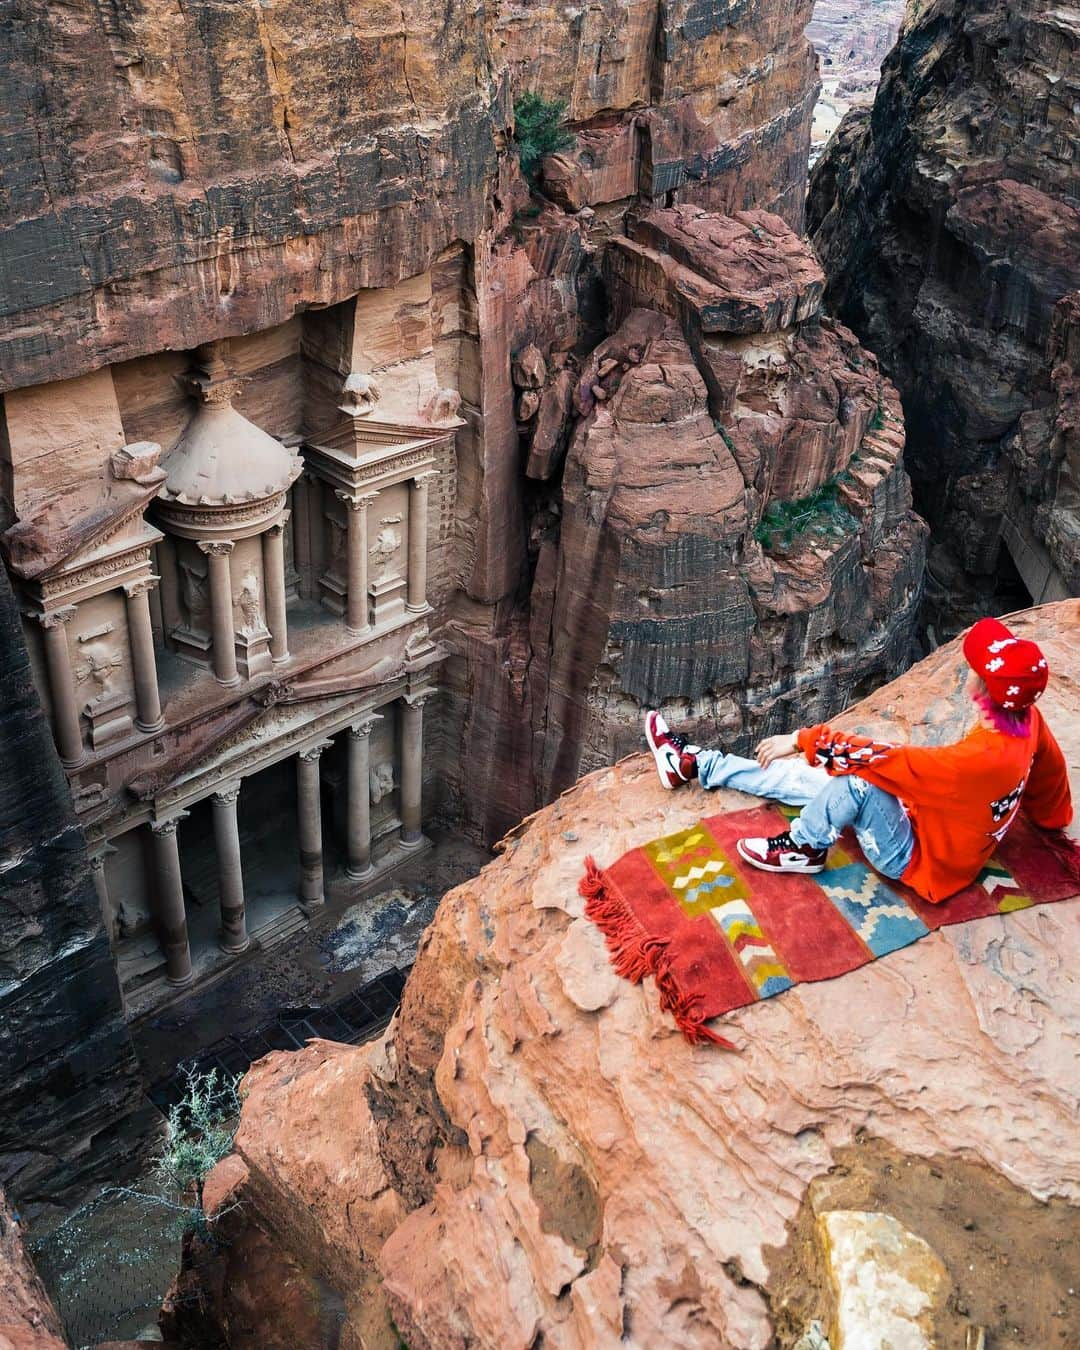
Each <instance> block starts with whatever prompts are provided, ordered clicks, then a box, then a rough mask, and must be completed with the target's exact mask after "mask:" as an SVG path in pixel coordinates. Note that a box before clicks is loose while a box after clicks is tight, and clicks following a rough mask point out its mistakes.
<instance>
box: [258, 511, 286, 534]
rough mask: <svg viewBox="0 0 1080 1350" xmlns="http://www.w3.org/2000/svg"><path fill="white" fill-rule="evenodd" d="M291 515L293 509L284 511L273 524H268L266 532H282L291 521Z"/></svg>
mask: <svg viewBox="0 0 1080 1350" xmlns="http://www.w3.org/2000/svg"><path fill="white" fill-rule="evenodd" d="M291 515H292V512H291V511H282V513H281V515H280V516H279V517H278V519H277V520H275V521H274V523H273V525H268V526H267V527H266V530H265V531H264V533H265V534H282V533H283V532H284V530H285V526H286V525H287V524H288V523H289V517H290V516H291Z"/></svg>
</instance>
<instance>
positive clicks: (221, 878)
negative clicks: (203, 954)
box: [210, 783, 250, 953]
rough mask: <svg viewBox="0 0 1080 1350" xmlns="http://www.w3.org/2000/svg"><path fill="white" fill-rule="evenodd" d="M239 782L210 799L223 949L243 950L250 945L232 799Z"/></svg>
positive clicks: (234, 801)
mask: <svg viewBox="0 0 1080 1350" xmlns="http://www.w3.org/2000/svg"><path fill="white" fill-rule="evenodd" d="M239 796H240V784H239V783H230V784H229V786H228V787H223V788H221V789H220V790H219V791H217V792H215V793H214V795H213V796H212V797H211V798H210V806H211V809H212V811H213V815H214V844H215V846H216V848H217V865H218V901H219V903H220V905H221V938H220V941H219V946H220V947H221V950H222V951H223V952H230V953H237V952H246V951H247V949H248V946H249V944H250V939H249V938H248V933H247V923H246V920H245V918H244V869H243V864H242V863H241V860H240V828H239V825H238V824H237V819H236V802H237V798H238V797H239Z"/></svg>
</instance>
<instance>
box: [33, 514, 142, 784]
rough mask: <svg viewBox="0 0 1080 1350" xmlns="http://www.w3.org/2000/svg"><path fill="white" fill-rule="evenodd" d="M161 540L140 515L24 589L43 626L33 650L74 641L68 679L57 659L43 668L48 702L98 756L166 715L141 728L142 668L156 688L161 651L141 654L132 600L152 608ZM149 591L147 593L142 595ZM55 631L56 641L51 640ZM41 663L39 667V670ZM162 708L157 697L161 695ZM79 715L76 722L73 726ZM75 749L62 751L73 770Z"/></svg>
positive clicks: (44, 663) (68, 646)
mask: <svg viewBox="0 0 1080 1350" xmlns="http://www.w3.org/2000/svg"><path fill="white" fill-rule="evenodd" d="M160 539H161V533H160V531H158V530H155V529H154V528H153V527H152V526H150V525H148V524H147V523H146V522H145V521H144V520H143V519H142V516H141V515H140V514H133V515H131V516H129V517H128V518H127V519H124V520H122V521H121V522H120V523H119V524H114V527H113V528H112V530H111V532H108V533H105V534H104V535H99V536H98V537H97V538H90V539H88V542H87V544H86V546H84V547H83V548H82V549H79V550H77V551H76V552H74V553H73V554H72V555H71V556H69V557H67V558H65V560H64V561H63V562H62V563H61V564H59V565H57V566H55V567H53V568H51V569H50V570H48V571H45V572H43V573H40V574H39V575H37V576H36V577H34V578H33V579H32V580H24V581H22V583H21V590H22V593H23V595H24V597H25V600H26V608H27V612H28V616H29V617H30V618H31V619H32V620H35V621H36V622H34V623H33V624H32V625H31V627H30V630H29V640H30V642H31V645H32V648H36V647H37V645H38V644H40V643H43V642H47V641H51V642H55V643H60V645H61V648H63V647H64V643H65V642H66V659H67V666H68V671H69V675H70V678H69V677H68V674H66V673H62V672H61V671H60V670H59V668H58V666H57V660H56V657H55V655H54V657H53V660H52V662H51V663H50V662H49V661H48V660H44V661H42V662H41V668H42V669H43V670H44V671H45V672H46V673H45V674H43V676H42V680H41V682H42V684H43V685H44V686H45V687H44V689H43V692H44V694H45V696H46V697H45V702H46V703H47V705H48V706H49V707H50V709H51V710H52V715H53V720H54V724H55V725H57V726H59V725H60V724H61V723H62V722H63V721H64V719H65V715H66V717H67V719H68V724H69V725H70V726H71V728H72V730H71V735H72V737H73V738H75V737H76V731H75V728H76V725H77V728H78V732H77V739H81V741H82V743H83V746H84V747H87V748H89V749H90V750H92V751H98V750H102V749H105V748H106V747H107V746H109V745H111V744H113V743H114V742H116V741H120V740H124V739H126V738H127V737H129V736H131V735H133V734H134V733H135V731H136V729H138V730H146V731H150V730H155V729H157V725H156V724H157V720H158V717H159V715H160V709H159V708H156V707H155V708H154V710H153V711H152V712H151V713H150V714H149V715H150V717H151V718H152V720H153V722H154V725H151V724H150V723H149V722H139V725H138V728H136V719H137V717H138V715H139V708H138V703H137V684H136V671H135V663H136V661H137V660H139V659H140V657H141V659H142V660H143V661H144V662H145V663H146V665H147V672H146V677H145V678H146V680H147V681H152V682H153V683H154V686H155V689H156V675H154V674H153V673H152V667H153V650H152V646H150V645H149V642H150V638H149V632H148V627H149V621H148V620H147V631H146V632H145V637H146V641H147V645H146V646H144V647H143V649H142V650H141V652H140V651H136V650H135V646H134V644H135V643H136V642H137V641H138V634H137V632H136V631H134V630H133V629H132V615H131V601H130V599H129V594H130V595H131V596H139V597H140V601H141V603H143V604H145V603H147V597H148V595H149V594H150V593H151V592H152V590H153V587H154V585H155V584H156V581H157V578H156V577H155V576H154V575H153V573H152V571H151V567H150V550H151V548H152V547H153V546H154V545H155V544H156V543H157V542H158V541H159V540H160ZM142 592H145V594H141V593H142ZM49 631H51V633H52V634H54V636H49ZM35 664H36V663H35ZM154 698H155V702H156V693H155V695H154ZM72 716H74V718H75V719H76V721H74V722H73V721H71V718H72ZM75 748H77V747H73V746H71V745H66V746H63V747H62V751H61V753H62V754H63V756H64V760H65V763H66V764H68V766H69V767H73V762H74V759H75V756H74V755H73V754H72V753H71V752H72V750H73V749H75Z"/></svg>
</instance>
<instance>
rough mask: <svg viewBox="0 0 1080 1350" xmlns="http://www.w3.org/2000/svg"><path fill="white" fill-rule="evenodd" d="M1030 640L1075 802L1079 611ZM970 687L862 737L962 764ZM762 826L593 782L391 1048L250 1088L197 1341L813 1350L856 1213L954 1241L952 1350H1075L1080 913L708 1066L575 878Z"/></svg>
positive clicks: (831, 991)
mask: <svg viewBox="0 0 1080 1350" xmlns="http://www.w3.org/2000/svg"><path fill="white" fill-rule="evenodd" d="M1013 622H1014V627H1015V629H1016V631H1018V632H1020V633H1022V634H1023V635H1025V636H1030V637H1032V638H1035V639H1037V640H1038V641H1039V642H1040V643H1041V644H1042V645H1043V646H1044V649H1045V651H1046V653H1047V655H1048V658H1049V661H1050V665H1051V669H1052V671H1053V675H1052V678H1051V682H1050V686H1049V688H1048V690H1047V693H1046V696H1045V699H1044V701H1043V703H1042V704H1041V705H1040V706H1041V707H1042V710H1043V712H1044V714H1045V715H1046V717H1047V719H1048V721H1049V723H1050V725H1051V726H1052V727H1053V729H1054V731H1055V733H1056V735H1057V736H1058V738H1059V741H1060V743H1061V745H1062V748H1063V750H1064V753H1065V755H1066V759H1067V761H1068V764H1069V769H1070V774H1071V777H1072V783H1073V787H1074V790H1075V789H1077V788H1080V703H1078V691H1077V683H1076V680H1075V677H1074V673H1073V666H1074V651H1073V649H1074V646H1075V634H1076V631H1077V625H1078V624H1080V601H1065V602H1062V603H1060V604H1057V605H1048V606H1044V607H1042V608H1040V609H1036V610H1032V611H1029V612H1027V613H1024V614H1021V615H1018V616H1014V620H1013ZM965 670H966V667H965V666H964V663H963V658H962V656H961V654H960V651H959V645H958V644H956V643H953V644H951V645H949V646H947V647H944V648H942V649H941V650H939V651H937V652H935V653H934V655H933V656H932V657H930V658H929V659H928V660H926V661H924V662H922V663H921V664H919V665H918V666H916V667H915V668H914V669H913V670H911V671H910V672H908V673H907V674H906V675H904V676H903V677H901V678H900V679H899V680H897V681H895V682H894V683H892V684H890V685H888V686H887V687H885V688H883V689H882V690H880V691H879V692H878V693H877V694H876V695H874V696H873V697H872V698H871V699H869V700H867V701H866V702H865V703H863V704H861V705H859V706H858V707H856V708H854V709H852V710H851V711H850V712H849V713H848V714H846V715H845V721H846V724H847V725H855V726H859V727H861V728H863V729H864V730H867V731H870V732H871V733H872V734H876V735H892V736H895V737H897V738H902V739H910V740H912V741H914V742H916V743H923V744H926V743H930V744H939V743H942V742H944V741H948V740H950V739H952V738H953V737H955V736H957V735H959V734H962V732H963V730H964V729H965V728H966V726H967V725H969V724H970V720H971V718H972V716H973V711H974V710H973V708H972V704H971V702H970V699H969V698H968V697H967V695H966V693H965V692H964V688H963V686H964V672H965ZM748 800H749V799H747V798H746V797H743V796H741V795H740V794H737V793H730V792H716V793H711V794H706V793H704V792H703V791H702V790H700V789H699V788H697V787H691V788H687V789H685V790H681V791H680V792H677V793H668V792H665V791H664V790H663V789H662V788H661V786H660V785H659V783H658V782H657V780H656V774H655V771H654V769H653V766H652V762H651V760H650V759H648V758H647V757H645V756H638V757H635V758H634V759H631V760H628V761H626V762H624V763H622V764H619V765H616V766H615V767H614V768H609V769H605V770H603V771H601V772H598V773H596V774H594V775H592V776H591V777H589V778H588V779H586V780H584V781H583V782H582V783H580V784H579V785H578V786H577V787H575V788H574V790H573V791H572V792H571V793H569V794H567V795H566V796H565V797H563V798H562V799H561V800H560V801H558V802H556V803H554V804H553V805H551V806H549V807H547V808H546V809H545V810H543V811H542V812H540V813H539V814H538V815H537V816H536V817H534V818H533V819H532V820H531V821H529V822H527V823H526V824H525V825H523V826H522V828H521V829H519V830H518V831H515V833H514V835H513V837H512V838H511V839H509V840H508V841H507V843H506V847H505V850H504V852H503V854H502V856H501V857H500V858H499V859H497V860H496V861H495V862H494V863H492V864H491V865H490V866H489V867H487V868H485V869H484V871H483V872H482V873H481V874H480V876H479V877H477V878H476V879H475V880H474V881H471V882H468V883H466V884H465V885H464V886H462V887H460V888H459V889H458V890H456V891H454V892H452V893H451V894H449V895H447V896H446V897H445V898H444V900H443V901H442V903H441V905H440V907H439V910H438V912H437V914H436V917H435V919H434V921H433V924H432V927H431V928H430V929H429V931H428V934H427V936H426V938H425V941H424V945H423V948H422V950H421V952H420V954H419V956H418V959H417V963H416V966H415V968H414V970H413V973H412V976H411V978H410V980H409V983H408V985H407V987H406V990H405V994H404V999H403V1002H402V1008H401V1012H400V1014H399V1016H398V1018H397V1019H396V1021H395V1022H394V1023H393V1025H392V1026H391V1028H390V1029H389V1030H388V1032H387V1033H386V1035H385V1036H384V1038H383V1040H382V1041H381V1042H380V1043H378V1044H376V1045H374V1046H369V1047H362V1048H359V1049H354V1048H350V1047H346V1046H340V1045H334V1044H331V1043H328V1042H314V1043H312V1044H310V1045H309V1046H308V1047H307V1048H306V1049H304V1050H303V1051H300V1052H298V1053H296V1054H275V1055H272V1056H269V1057H267V1058H266V1059H265V1060H263V1061H261V1062H260V1063H259V1064H258V1065H256V1066H255V1067H254V1068H253V1070H252V1072H251V1074H250V1075H249V1077H248V1079H247V1080H246V1088H247V1095H246V1098H245V1102H244V1108H243V1115H242V1119H241V1125H240V1130H239V1133H238V1135H237V1139H236V1155H235V1156H233V1157H232V1158H230V1159H228V1160H227V1162H226V1163H225V1164H223V1165H222V1167H221V1168H219V1169H218V1172H217V1173H215V1175H214V1177H213V1178H212V1179H211V1180H212V1187H211V1191H212V1194H213V1197H214V1202H215V1203H221V1202H222V1200H223V1199H224V1198H225V1197H226V1196H231V1197H232V1198H237V1197H239V1198H240V1199H241V1200H242V1202H243V1203H242V1204H241V1206H240V1207H239V1208H238V1209H235V1210H234V1211H233V1213H232V1215H231V1216H229V1217H227V1218H226V1219H224V1220H223V1222H224V1224H225V1226H226V1227H225V1231H226V1234H227V1237H228V1241H227V1242H226V1243H225V1244H224V1245H222V1246H216V1247H215V1248H214V1249H213V1250H210V1251H204V1252H203V1253H201V1256H200V1255H198V1254H194V1256H195V1259H194V1260H193V1261H192V1262H191V1263H190V1264H189V1268H188V1270H187V1271H186V1272H185V1275H184V1276H183V1278H182V1281H181V1285H180V1288H179V1290H178V1291H177V1292H178V1294H179V1297H178V1298H177V1299H176V1300H175V1303H174V1313H173V1315H172V1320H171V1321H170V1328H171V1329H174V1330H175V1329H177V1327H178V1326H179V1327H182V1326H183V1325H184V1324H185V1317H186V1313H185V1309H190V1308H195V1307H201V1308H202V1309H203V1312H204V1314H205V1315H207V1317H208V1324H209V1326H210V1327H217V1328H219V1329H221V1328H224V1329H225V1330H226V1331H227V1333H228V1335H229V1344H231V1345H232V1346H234V1347H237V1348H239V1347H247V1346H252V1347H254V1346H256V1345H273V1346H277V1345H282V1346H284V1345H288V1344H305V1345H311V1346H313V1347H315V1346H319V1345H323V1344H330V1343H331V1342H330V1341H328V1340H323V1339H320V1332H319V1330H318V1328H319V1325H320V1318H323V1319H324V1320H325V1321H327V1322H328V1321H329V1320H330V1319H331V1317H332V1315H333V1313H334V1311H335V1310H340V1309H341V1308H342V1305H344V1324H343V1326H340V1327H339V1326H338V1325H337V1323H336V1322H335V1323H334V1330H333V1334H334V1336H338V1335H340V1336H341V1337H342V1339H341V1341H340V1344H342V1345H348V1346H359V1345H364V1346H369V1347H370V1346H382V1345H387V1346H393V1345H394V1344H395V1340H394V1334H395V1333H392V1332H391V1331H390V1328H389V1314H390V1313H392V1316H393V1320H394V1323H395V1324H396V1327H397V1328H398V1329H399V1330H400V1333H401V1335H402V1337H403V1338H404V1339H405V1340H406V1341H407V1342H408V1343H409V1345H410V1346H415V1347H427V1346H439V1347H443V1348H444V1350H445V1348H446V1347H459V1346H460V1347H465V1346H469V1345H473V1346H477V1345H478V1346H527V1345H535V1344H539V1342H540V1339H541V1337H542V1338H543V1340H544V1342H545V1343H551V1344H557V1345H559V1346H560V1347H586V1346H606V1345H614V1344H617V1343H627V1344H631V1345H637V1346H653V1345H656V1346H660V1345H664V1346H666V1345H679V1346H702V1347H710V1350H711V1348H712V1347H715V1346H717V1345H724V1346H730V1347H733V1350H763V1348H764V1347H765V1346H767V1345H775V1344H780V1345H782V1346H791V1345H792V1344H793V1343H794V1341H795V1340H796V1338H797V1337H798V1336H799V1334H800V1333H801V1332H802V1331H805V1330H806V1321H805V1320H803V1321H800V1314H801V1313H802V1314H803V1315H804V1316H805V1315H808V1314H807V1312H806V1310H807V1308H808V1306H812V1305H813V1302H814V1299H815V1298H816V1297H818V1295H819V1294H820V1293H821V1290H820V1289H815V1287H814V1279H815V1277H814V1275H813V1272H812V1270H811V1269H809V1268H808V1267H807V1265H806V1262H807V1260H808V1259H809V1258H810V1249H811V1247H812V1245H813V1244H812V1241H811V1240H809V1234H808V1231H807V1227H806V1221H807V1220H809V1226H810V1228H812V1225H813V1219H814V1214H815V1212H818V1213H820V1212H821V1211H826V1212H827V1211H832V1210H837V1209H841V1210H843V1209H848V1208H852V1207H854V1208H867V1209H874V1210H880V1209H886V1210H891V1212H893V1213H898V1214H902V1215H903V1221H904V1223H905V1224H907V1225H908V1226H909V1227H910V1228H911V1229H912V1230H913V1231H914V1232H915V1233H916V1234H919V1235H921V1236H923V1237H924V1238H926V1239H927V1240H928V1241H930V1242H931V1243H932V1245H934V1247H935V1248H936V1250H937V1252H938V1254H939V1256H940V1257H941V1259H942V1262H943V1264H944V1266H945V1268H946V1278H947V1282H948V1292H949V1299H948V1307H947V1309H944V1310H943V1311H942V1314H941V1315H942V1316H944V1317H946V1319H947V1320H946V1321H945V1322H943V1323H939V1324H938V1326H937V1329H936V1332H935V1335H934V1338H933V1339H932V1341H931V1342H930V1343H934V1344H940V1345H943V1346H944V1345H960V1344H963V1343H964V1340H965V1334H966V1329H967V1327H968V1326H969V1325H970V1326H973V1327H982V1328H983V1330H984V1332H985V1334H986V1337H987V1340H988V1342H989V1343H991V1344H993V1343H995V1342H997V1341H1000V1343H1001V1344H1009V1343H1023V1344H1037V1345H1039V1346H1045V1347H1047V1348H1048V1350H1050V1348H1051V1347H1053V1348H1054V1350H1066V1348H1067V1347H1069V1346H1070V1345H1072V1344H1074V1343H1075V1339H1076V1334H1077V1313H1076V1303H1075V1298H1074V1297H1073V1296H1070V1295H1069V1294H1068V1292H1067V1290H1068V1289H1069V1288H1075V1283H1074V1279H1075V1261H1074V1260H1072V1261H1070V1258H1069V1257H1068V1256H1066V1255H1065V1252H1066V1251H1067V1250H1068V1248H1069V1244H1070V1243H1072V1244H1073V1246H1074V1247H1075V1234H1076V1232H1077V1215H1078V1210H1077V1205H1078V1203H1080V1191H1078V1188H1077V1176H1078V1171H1077V1165H1078V1163H1080V1157H1078V1154H1077V1147H1078V1140H1077V1136H1076V1131H1075V1129H1073V1128H1072V1125H1073V1121H1074V1120H1075V1114H1076V1110H1077V1106H1078V1101H1077V1084H1076V1081H1075V1075H1073V1074H1071V1073H1070V1072H1069V1066H1070V1064H1071V1062H1072V1058H1073V1055H1074V1052H1075V1049H1076V1047H1077V1044H1078V1041H1080V1006H1078V1004H1077V996H1076V985H1075V982H1074V981H1071V980H1070V979H1069V977H1068V972H1069V970H1070V967H1071V965H1072V964H1073V963H1074V962H1075V960H1076V959H1077V956H1078V954H1080V953H1078V950H1077V949H1078V945H1080V928H1078V926H1077V923H1076V913H1075V911H1076V906H1077V904H1080V900H1073V901H1066V902H1064V903H1061V904H1057V905H1047V906H1042V907H1039V908H1032V909H1028V910H1026V911H1021V912H1015V913H1009V914H1003V915H1001V916H995V917H992V918H987V919H983V920H979V921H978V922H975V923H969V924H964V925H957V926H955V927H947V928H943V929H941V930H939V931H938V932H936V933H934V934H932V935H930V936H929V937H927V938H924V939H923V940H921V941H919V942H916V943H914V944H913V945H912V946H909V947H907V948H904V949H902V950H900V951H896V952H893V953H892V954H891V955H889V956H888V957H886V958H884V959H882V960H879V961H875V962H872V963H870V964H869V965H867V966H864V967H863V968H862V969H860V970H858V971H854V972H852V973H850V974H848V975H845V976H843V977H842V978H840V979H837V980H830V981H824V982H822V983H817V984H801V985H798V986H797V987H795V988H794V989H791V990H789V991H788V992H787V993H785V994H784V995H782V996H781V997H779V998H774V999H771V1000H768V1001H767V1002H765V1003H760V1004H757V1005H756V1006H753V1007H750V1008H747V1009H743V1010H741V1011H740V1012H737V1013H734V1014H732V1015H730V1016H729V1017H727V1018H726V1019H725V1028H724V1029H725V1033H726V1034H729V1035H731V1036H732V1037H733V1038H734V1039H735V1041H736V1043H737V1044H738V1046H739V1050H738V1052H737V1053H731V1052H725V1051H721V1050H718V1049H716V1048H715V1047H710V1046H705V1047H701V1046H699V1047H696V1048H695V1047H692V1046H690V1045H688V1044H687V1043H686V1042H685V1040H684V1039H683V1038H682V1037H681V1035H680V1034H679V1032H678V1031H677V1030H676V1029H675V1027H674V1026H673V1024H672V1023H671V1022H670V1020H669V1019H667V1018H666V1017H665V1016H664V1015H663V1014H662V1013H661V1012H660V1011H659V1009H658V1004H657V996H656V992H655V990H654V989H653V988H652V987H651V984H650V983H648V982H647V983H646V984H645V985H644V986H639V985H631V984H630V983H628V982H626V981H623V980H620V979H619V978H618V977H616V976H615V975H614V974H613V972H612V971H611V968H610V966H609V964H608V957H607V954H606V952H605V949H604V946H603V941H602V938H601V937H600V934H599V932H598V930H597V929H596V928H595V927H594V926H593V925H592V924H591V923H590V922H589V921H588V920H587V919H586V918H585V917H584V915H583V903H584V902H583V901H582V899H581V897H580V896H579V895H578V892H577V883H578V880H579V878H580V876H581V873H582V867H583V862H584V858H585V856H586V854H588V853H596V854H597V855H598V856H599V857H600V859H601V860H602V861H608V860H611V859H614V858H616V857H618V856H619V855H620V854H621V853H622V852H623V851H624V850H625V849H628V848H631V847H633V846H635V845H638V844H641V843H643V842H644V841H646V840H648V839H651V838H655V837H657V836H660V835H664V834H667V833H670V832H673V831H676V830H679V829H684V828H686V827H687V826H689V825H690V824H692V823H693V822H694V821H696V820H698V819H700V818H701V817H702V815H704V814H706V813H709V814H712V813H715V812H717V811H726V810H739V809H742V808H744V807H745V806H746V805H747V804H748ZM1074 833H1075V830H1074ZM875 1158H876V1159H877V1160H878V1162H877V1164H873V1163H872V1160H873V1159H875ZM874 1166H878V1167H879V1171H878V1173H877V1176H878V1181H877V1182H875V1183H873V1184H872V1185H869V1186H868V1187H866V1188H865V1189H863V1190H862V1195H861V1199H860V1201H859V1202H858V1203H857V1204H855V1205H854V1206H853V1205H852V1203H851V1200H852V1192H853V1191H854V1192H856V1193H857V1192H859V1191H860V1188H863V1185H864V1183H863V1181H862V1180H860V1177H863V1178H865V1175H866V1173H867V1169H868V1167H869V1168H870V1170H871V1171H872V1170H873V1168H874ZM189 1255H193V1254H191V1253H189ZM1018 1264H1019V1265H1021V1266H1023V1268H1024V1270H1027V1271H1031V1270H1034V1269H1038V1271H1039V1279H1038V1280H1035V1279H1030V1280H1029V1279H1025V1278H1022V1277H1019V1278H1018V1276H1017V1268H1018ZM1070 1270H1072V1272H1073V1273H1072V1274H1070ZM823 1283H824V1281H823ZM200 1289H201V1290H202V1291H203V1294H204V1299H203V1301H202V1302H201V1303H200V1302H199V1300H198V1299H197V1298H195V1297H194V1296H193V1295H194V1294H196V1293H197V1292H198V1291H199V1290H200ZM826 1301H827V1300H826ZM188 1325H189V1326H190V1322H189V1323H188ZM206 1326H207V1323H203V1324H202V1329H203V1330H204V1331H205V1329H206ZM290 1337H291V1338H292V1339H291V1340H290ZM333 1343H335V1344H336V1343H338V1342H336V1341H335V1342H333Z"/></svg>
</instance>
